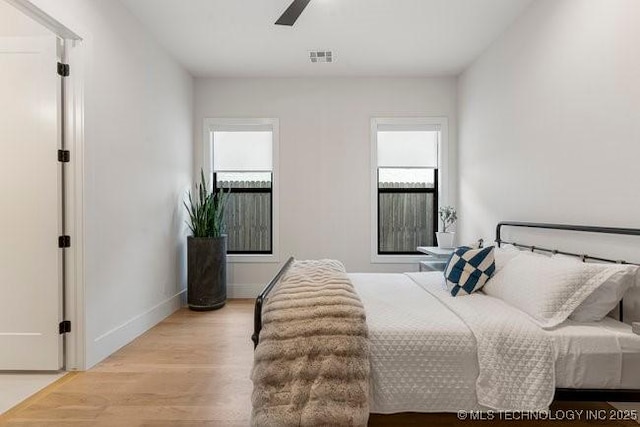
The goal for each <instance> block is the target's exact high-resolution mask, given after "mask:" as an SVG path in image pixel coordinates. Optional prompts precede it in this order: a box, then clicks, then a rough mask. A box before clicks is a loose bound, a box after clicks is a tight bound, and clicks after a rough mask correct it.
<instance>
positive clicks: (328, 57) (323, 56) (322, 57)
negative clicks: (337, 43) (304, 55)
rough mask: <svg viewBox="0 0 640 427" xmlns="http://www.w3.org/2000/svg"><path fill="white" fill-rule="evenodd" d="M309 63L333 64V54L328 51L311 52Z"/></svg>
mask: <svg viewBox="0 0 640 427" xmlns="http://www.w3.org/2000/svg"><path fill="white" fill-rule="evenodd" d="M309 59H310V60H311V62H333V52H331V51H330V50H312V51H310V52H309Z"/></svg>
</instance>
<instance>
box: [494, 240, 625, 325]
mask: <svg viewBox="0 0 640 427" xmlns="http://www.w3.org/2000/svg"><path fill="white" fill-rule="evenodd" d="M621 267H624V266H618V265H610V266H604V267H603V266H602V265H595V264H585V263H576V262H574V261H572V260H566V259H559V258H550V257H544V256H535V255H532V254H530V253H526V252H522V253H521V254H519V255H518V256H517V257H515V258H513V259H512V260H511V261H509V262H508V263H507V264H506V265H505V266H504V267H503V268H502V269H501V270H500V271H498V272H496V273H495V274H494V276H493V277H492V278H491V279H490V280H489V281H488V282H487V284H486V285H485V286H484V288H483V290H484V292H485V293H486V294H487V295H491V296H493V297H496V298H500V299H502V300H503V301H505V302H507V303H509V304H511V305H512V306H514V307H516V308H518V309H520V310H522V311H524V312H525V313H527V314H529V315H530V316H531V317H532V318H533V320H534V321H535V322H536V323H537V324H538V325H540V326H541V327H543V328H552V327H554V326H557V325H559V324H560V323H562V322H564V321H565V320H566V319H567V317H569V315H570V314H571V313H573V311H574V310H575V309H576V307H578V306H579V305H580V304H581V303H582V302H583V301H584V300H585V299H586V298H587V297H588V296H589V295H590V294H591V293H592V292H593V291H594V290H595V289H596V288H597V287H598V286H600V285H601V284H602V283H603V282H604V281H606V280H607V279H609V278H610V277H611V276H612V275H614V274H615V273H616V272H618V271H620V270H621Z"/></svg>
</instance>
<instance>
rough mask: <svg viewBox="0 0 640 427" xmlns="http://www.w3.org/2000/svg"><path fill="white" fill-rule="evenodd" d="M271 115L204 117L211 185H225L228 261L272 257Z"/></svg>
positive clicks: (273, 125) (274, 217) (274, 200)
mask: <svg viewBox="0 0 640 427" xmlns="http://www.w3.org/2000/svg"><path fill="white" fill-rule="evenodd" d="M277 139H278V121H277V119H205V153H206V154H207V161H208V167H209V172H210V173H211V175H212V182H213V187H214V188H213V189H214V191H215V190H218V189H224V190H228V191H229V199H228V205H227V210H226V215H225V221H226V233H227V245H228V246H227V253H228V254H229V259H230V261H232V262H242V261H245V262H260V261H273V262H277V261H278V259H277V246H278V245H277V243H278V238H277V229H278V227H277V224H278V221H277V220H278V215H277V199H278V198H277V195H278V191H277V189H278V186H277V168H276V165H277V153H278V151H277Z"/></svg>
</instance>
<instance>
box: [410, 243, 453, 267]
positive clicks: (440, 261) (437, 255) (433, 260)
mask: <svg viewBox="0 0 640 427" xmlns="http://www.w3.org/2000/svg"><path fill="white" fill-rule="evenodd" d="M417 250H418V252H422V253H423V254H425V255H427V257H426V259H424V260H422V261H420V264H419V265H418V267H419V271H444V268H445V267H446V265H447V261H448V260H449V257H450V256H451V254H452V253H453V251H455V249H453V248H451V249H444V248H439V247H437V246H418V247H417Z"/></svg>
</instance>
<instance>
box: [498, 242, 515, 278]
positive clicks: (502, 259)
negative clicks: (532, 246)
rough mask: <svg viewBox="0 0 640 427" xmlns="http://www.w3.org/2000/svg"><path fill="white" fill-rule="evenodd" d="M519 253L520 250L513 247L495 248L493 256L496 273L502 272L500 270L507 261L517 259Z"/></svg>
mask: <svg viewBox="0 0 640 427" xmlns="http://www.w3.org/2000/svg"><path fill="white" fill-rule="evenodd" d="M520 252H521V251H520V249H518V248H516V247H515V246H513V245H502V246H500V247H496V248H495V249H494V251H493V256H494V258H495V260H496V272H498V271H500V270H502V268H503V267H504V266H505V265H507V263H508V262H509V261H511V260H512V259H514V258H515V257H517V256H518V254H520Z"/></svg>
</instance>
